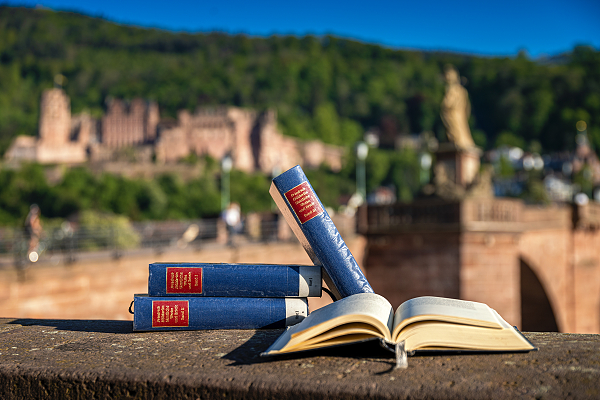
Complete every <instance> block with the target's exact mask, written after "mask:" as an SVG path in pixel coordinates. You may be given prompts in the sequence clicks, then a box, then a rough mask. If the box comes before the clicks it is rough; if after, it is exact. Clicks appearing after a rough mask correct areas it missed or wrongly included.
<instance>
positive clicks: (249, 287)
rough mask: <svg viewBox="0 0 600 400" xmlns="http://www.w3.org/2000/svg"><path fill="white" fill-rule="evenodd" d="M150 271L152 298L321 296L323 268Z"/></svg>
mask: <svg viewBox="0 0 600 400" xmlns="http://www.w3.org/2000/svg"><path fill="white" fill-rule="evenodd" d="M148 269H149V274H148V295H149V296H206V297H320V296H321V268H320V267H317V266H312V265H308V266H304V265H283V264H231V263H164V262H161V263H152V264H150V265H149V268H148Z"/></svg>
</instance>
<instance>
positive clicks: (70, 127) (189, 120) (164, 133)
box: [5, 88, 344, 173]
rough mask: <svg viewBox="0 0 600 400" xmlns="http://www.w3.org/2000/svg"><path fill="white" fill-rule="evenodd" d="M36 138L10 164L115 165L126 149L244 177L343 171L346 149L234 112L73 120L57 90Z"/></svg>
mask: <svg viewBox="0 0 600 400" xmlns="http://www.w3.org/2000/svg"><path fill="white" fill-rule="evenodd" d="M40 107H41V109H40V121H39V135H38V137H37V138H34V137H31V136H19V137H17V138H16V139H15V141H14V142H13V143H12V145H11V147H10V148H9V149H8V151H7V152H6V155H5V159H6V160H7V161H9V162H10V161H12V162H20V161H26V162H38V163H41V164H80V163H84V162H87V161H91V162H102V161H112V160H115V159H116V158H118V157H119V154H120V152H122V151H123V150H124V149H129V150H130V151H132V152H133V153H134V154H135V159H136V160H138V161H146V162H150V161H151V160H152V159H155V160H156V162H157V163H163V164H164V163H175V162H177V161H179V160H180V159H182V158H184V157H187V156H189V155H190V154H195V155H197V156H205V155H208V156H210V157H213V158H215V159H217V160H220V159H222V158H223V157H225V156H230V157H231V158H232V161H233V167H234V168H236V169H239V170H242V171H245V172H255V171H261V172H264V173H273V172H274V171H282V170H285V169H287V168H290V167H292V166H294V165H296V164H300V165H302V166H303V167H306V168H314V167H318V166H319V165H321V164H326V165H328V166H329V167H330V168H331V169H333V170H339V169H341V164H342V156H343V152H344V150H343V148H341V147H339V146H332V145H328V144H324V143H322V142H321V141H302V140H299V139H295V138H291V137H287V136H284V135H282V134H281V133H280V132H279V130H278V129H277V115H276V112H275V111H274V110H267V111H265V112H258V111H255V110H250V109H242V108H237V107H215V108H201V109H198V110H196V112H194V113H190V112H189V111H187V110H181V111H179V113H178V117H177V120H176V121H169V120H161V118H160V114H159V108H158V104H156V103H155V102H149V101H145V100H142V99H139V98H138V99H134V100H132V101H131V102H129V103H127V102H125V101H123V100H120V99H111V100H109V101H108V102H107V111H106V114H105V115H103V116H102V118H100V119H99V120H96V119H94V118H92V117H91V116H89V115H88V114H87V113H83V114H79V115H71V106H70V100H69V97H68V96H67V95H66V93H65V92H64V91H63V90H62V89H59V88H54V89H49V90H46V91H45V92H44V93H43V95H42V99H41V104H40Z"/></svg>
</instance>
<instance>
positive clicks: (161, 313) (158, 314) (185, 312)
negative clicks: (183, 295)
mask: <svg viewBox="0 0 600 400" xmlns="http://www.w3.org/2000/svg"><path fill="white" fill-rule="evenodd" d="M189 311H190V305H189V303H188V302H187V300H154V301H153V302H152V327H153V328H161V327H169V328H173V327H187V326H189V325H190V312H189Z"/></svg>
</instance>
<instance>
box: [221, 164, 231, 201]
mask: <svg viewBox="0 0 600 400" xmlns="http://www.w3.org/2000/svg"><path fill="white" fill-rule="evenodd" d="M232 166H233V161H232V160H231V157H230V156H229V155H226V156H225V157H223V159H222V160H221V170H222V172H223V173H222V176H221V211H223V210H225V209H226V208H227V206H228V205H229V195H230V191H229V179H230V176H229V173H230V172H231V167H232Z"/></svg>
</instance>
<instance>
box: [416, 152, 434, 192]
mask: <svg viewBox="0 0 600 400" xmlns="http://www.w3.org/2000/svg"><path fill="white" fill-rule="evenodd" d="M432 161H433V160H432V159H431V154H429V153H421V155H420V156H419V164H420V166H421V171H420V172H421V173H420V174H419V178H420V180H421V185H425V184H427V183H429V178H430V176H429V171H430V169H431V163H432Z"/></svg>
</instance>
